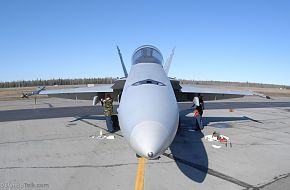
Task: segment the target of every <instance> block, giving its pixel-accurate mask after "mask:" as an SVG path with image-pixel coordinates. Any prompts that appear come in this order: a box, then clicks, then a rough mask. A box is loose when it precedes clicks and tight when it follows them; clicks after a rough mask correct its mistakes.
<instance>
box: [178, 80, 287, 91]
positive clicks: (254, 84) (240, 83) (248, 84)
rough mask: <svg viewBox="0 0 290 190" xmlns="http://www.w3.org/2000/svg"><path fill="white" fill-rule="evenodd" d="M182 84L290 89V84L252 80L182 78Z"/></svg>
mask: <svg viewBox="0 0 290 190" xmlns="http://www.w3.org/2000/svg"><path fill="white" fill-rule="evenodd" d="M180 83H181V84H196V85H218V86H232V87H257V88H283V89H290V86H286V85H276V84H263V83H251V82H225V81H198V80H185V79H181V80H180Z"/></svg>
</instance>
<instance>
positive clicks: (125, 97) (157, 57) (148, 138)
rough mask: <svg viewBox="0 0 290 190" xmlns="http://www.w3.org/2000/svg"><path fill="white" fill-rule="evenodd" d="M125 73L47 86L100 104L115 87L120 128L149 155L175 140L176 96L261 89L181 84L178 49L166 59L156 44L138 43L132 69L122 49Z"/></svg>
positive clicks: (213, 96) (55, 92)
mask: <svg viewBox="0 0 290 190" xmlns="http://www.w3.org/2000/svg"><path fill="white" fill-rule="evenodd" d="M118 52H119V56H120V59H121V63H122V68H123V71H124V75H125V77H124V78H121V79H119V80H117V81H116V82H115V83H114V84H108V85H98V86H94V87H86V88H70V89H63V90H45V91H41V92H40V94H47V95H48V96H53V97H61V98H70V99H89V100H93V104H96V103H97V102H98V101H99V100H100V99H101V98H103V97H104V96H105V94H107V93H110V94H111V95H112V97H113V98H114V100H116V101H119V108H118V118H119V125H120V128H121V132H122V134H123V135H124V137H125V139H126V141H127V142H128V144H129V145H130V147H131V148H132V149H133V150H134V151H135V152H136V154H137V155H139V156H141V157H145V158H149V159H153V158H156V157H158V156H160V155H161V154H162V153H163V152H164V151H165V150H166V149H167V148H168V147H169V145H170V144H171V143H172V141H173V139H174V137H175V135H176V132H177V128H178V124H179V108H178V104H177V102H185V101H193V99H196V98H195V97H197V96H198V95H199V94H200V95H201V96H203V99H204V100H218V99H226V98H237V97H243V96H246V95H248V96H251V95H258V96H263V95H261V94H258V93H255V92H251V91H232V90H221V89H213V88H199V87H194V86H188V85H182V84H180V82H179V81H178V80H176V79H174V78H169V77H168V71H169V68H170V65H171V62H172V58H173V55H174V50H173V51H172V53H171V55H170V56H169V58H168V59H167V61H166V63H165V64H164V65H163V56H162V54H161V52H160V51H159V49H157V48H156V47H154V46H151V45H144V46H141V47H139V48H137V49H136V50H135V51H134V53H133V56H132V66H131V70H130V72H129V74H128V73H127V70H126V67H125V65H124V62H123V59H122V56H121V53H120V50H119V48H118Z"/></svg>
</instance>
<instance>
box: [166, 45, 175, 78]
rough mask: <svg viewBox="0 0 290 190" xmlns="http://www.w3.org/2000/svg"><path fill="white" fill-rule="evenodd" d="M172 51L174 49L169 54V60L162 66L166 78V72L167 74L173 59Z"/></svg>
mask: <svg viewBox="0 0 290 190" xmlns="http://www.w3.org/2000/svg"><path fill="white" fill-rule="evenodd" d="M174 51H175V47H174V48H173V49H172V52H171V54H170V56H169V58H168V59H167V60H166V63H165V64H164V71H165V73H166V74H167V76H168V72H169V69H170V65H171V62H172V58H173V55H174Z"/></svg>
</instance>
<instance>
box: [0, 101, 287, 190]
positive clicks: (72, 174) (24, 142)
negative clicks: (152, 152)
mask: <svg viewBox="0 0 290 190" xmlns="http://www.w3.org/2000/svg"><path fill="white" fill-rule="evenodd" d="M90 104H91V102H90V101H73V100H62V99H43V100H39V101H37V104H34V100H25V101H9V102H0V109H1V111H0V129H1V133H0V137H1V139H0V185H1V188H2V187H5V185H6V186H9V185H10V186H12V185H14V186H15V187H16V186H19V187H25V186H26V187H29V185H30V187H32V186H33V185H35V186H37V185H38V187H39V188H38V189H133V188H134V186H135V178H136V172H137V164H138V160H137V158H136V157H135V153H134V152H133V151H132V150H131V149H130V148H129V147H128V145H127V144H126V142H125V140H124V139H123V137H122V133H121V131H118V132H117V133H116V134H115V139H114V140H105V139H102V140H100V139H96V138H91V136H92V135H98V134H99V131H100V130H101V129H102V130H103V131H105V129H106V127H105V121H104V118H103V116H102V114H103V113H102V112H103V110H102V108H101V107H100V106H96V107H93V106H90ZM191 105H192V104H191V103H182V104H179V107H180V114H181V130H180V131H179V132H178V134H177V135H176V138H175V140H174V142H173V143H172V145H171V146H170V147H169V149H168V150H167V151H166V152H165V153H164V155H163V156H162V157H161V158H160V159H159V160H149V161H147V163H146V168H145V176H144V177H145V179H144V182H145V184H144V187H145V189H287V188H288V187H289V185H290V178H289V173H290V162H289V160H290V138H289V137H290V98H275V99H274V100H264V99H259V98H242V99H236V100H224V101H217V102H207V103H206V110H205V113H204V122H205V124H206V127H205V129H204V130H203V131H194V129H195V126H194V120H193V118H192V109H191ZM117 106H118V105H115V111H116V108H117ZM229 109H232V110H233V112H229ZM192 129H193V130H192ZM214 131H218V132H220V133H222V134H225V135H227V136H229V137H230V139H231V142H232V147H230V146H227V147H226V146H225V145H222V147H221V148H219V149H215V148H213V146H212V145H213V143H212V142H208V141H207V140H205V138H204V136H206V135H209V134H212V133H213V132H214ZM105 134H106V133H105ZM4 189H5V188H4ZM6 189H8V188H6ZM27 189H28V188H27Z"/></svg>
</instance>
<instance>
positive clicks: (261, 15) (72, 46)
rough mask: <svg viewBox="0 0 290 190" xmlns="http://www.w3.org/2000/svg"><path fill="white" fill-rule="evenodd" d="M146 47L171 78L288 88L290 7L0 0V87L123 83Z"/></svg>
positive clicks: (241, 0) (270, 1) (226, 1)
mask: <svg viewBox="0 0 290 190" xmlns="http://www.w3.org/2000/svg"><path fill="white" fill-rule="evenodd" d="M143 44H152V45H155V46H156V47H158V48H159V49H160V50H161V52H162V53H163V56H164V59H165V60H166V58H167V57H168V56H169V54H170V52H171V49H172V48H173V47H175V46H176V51H175V56H174V58H173V64H172V67H171V70H170V72H169V75H170V76H171V77H177V78H184V79H194V80H220V81H240V82H246V81H248V82H259V83H273V84H285V85H290V76H289V75H290V1H289V0H278V1H277V0H235V1H233V0H199V1H195V0H183V1H168V0H159V1H154V0H146V1H141V0H139V1H137V0H123V1H118V0H106V1H97V0H94V1H93V0H0V81H12V80H33V79H51V78H83V77H86V78H88V77H106V76H113V77H122V76H123V72H122V68H121V65H120V61H119V57H118V54H117V50H116V45H119V47H120V48H121V51H122V54H123V58H124V61H125V63H126V66H127V69H128V70H129V69H130V64H131V63H130V62H131V55H132V53H133V51H134V50H135V49H136V48H137V47H138V46H140V45H143Z"/></svg>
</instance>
